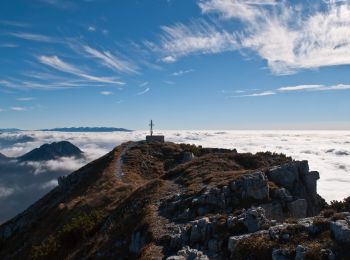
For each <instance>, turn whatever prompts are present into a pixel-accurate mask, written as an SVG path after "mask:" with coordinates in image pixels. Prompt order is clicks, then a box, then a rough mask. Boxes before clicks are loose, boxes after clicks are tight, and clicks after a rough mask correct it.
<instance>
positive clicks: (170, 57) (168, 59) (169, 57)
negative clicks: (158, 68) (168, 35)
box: [162, 56, 176, 63]
mask: <svg viewBox="0 0 350 260" xmlns="http://www.w3.org/2000/svg"><path fill="white" fill-rule="evenodd" d="M162 61H163V62H165V63H173V62H175V61H176V58H175V57H173V56H166V57H164V58H162Z"/></svg>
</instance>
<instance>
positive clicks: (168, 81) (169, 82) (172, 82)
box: [163, 80, 176, 85]
mask: <svg viewBox="0 0 350 260" xmlns="http://www.w3.org/2000/svg"><path fill="white" fill-rule="evenodd" d="M163 82H164V83H165V84H167V85H175V84H176V82H174V81H170V80H163Z"/></svg>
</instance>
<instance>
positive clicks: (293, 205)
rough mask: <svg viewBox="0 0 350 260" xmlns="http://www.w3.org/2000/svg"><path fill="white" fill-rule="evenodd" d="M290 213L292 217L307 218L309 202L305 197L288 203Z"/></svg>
mask: <svg viewBox="0 0 350 260" xmlns="http://www.w3.org/2000/svg"><path fill="white" fill-rule="evenodd" d="M287 205H288V211H289V215H290V217H292V218H305V217H306V214H307V202H306V200H305V199H297V200H295V201H292V202H289V203H288V204H287Z"/></svg>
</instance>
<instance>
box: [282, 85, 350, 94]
mask: <svg viewBox="0 0 350 260" xmlns="http://www.w3.org/2000/svg"><path fill="white" fill-rule="evenodd" d="M346 89H350V85H348V84H337V85H331V86H325V85H298V86H287V87H281V88H278V89H277V90H278V91H281V92H289V91H330V90H346Z"/></svg>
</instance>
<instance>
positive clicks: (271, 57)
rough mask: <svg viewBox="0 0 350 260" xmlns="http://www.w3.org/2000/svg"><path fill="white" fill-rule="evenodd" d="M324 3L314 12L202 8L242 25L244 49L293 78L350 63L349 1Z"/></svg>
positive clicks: (236, 3) (234, 2)
mask: <svg viewBox="0 0 350 260" xmlns="http://www.w3.org/2000/svg"><path fill="white" fill-rule="evenodd" d="M322 3H323V2H322V1H318V4H319V5H320V6H321V7H319V8H311V6H310V3H307V2H305V3H304V6H301V5H299V6H293V5H292V4H290V2H288V1H245V0H203V1H200V2H199V6H200V7H201V9H202V11H203V12H204V13H218V14H219V15H220V17H221V18H223V19H233V20H238V21H240V22H241V23H242V30H241V31H240V32H239V45H240V48H241V49H246V50H252V51H254V52H255V53H257V54H258V55H259V56H260V57H261V58H263V59H265V60H266V61H267V63H268V66H269V68H270V69H271V71H272V72H273V73H275V74H291V73H294V72H296V71H298V70H302V69H317V68H320V67H325V66H335V65H345V64H350V3H349V2H348V1H343V2H339V1H336V2H335V1H329V2H328V3H327V4H322ZM314 4H315V3H314ZM237 33H238V32H237Z"/></svg>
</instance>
